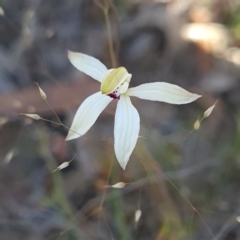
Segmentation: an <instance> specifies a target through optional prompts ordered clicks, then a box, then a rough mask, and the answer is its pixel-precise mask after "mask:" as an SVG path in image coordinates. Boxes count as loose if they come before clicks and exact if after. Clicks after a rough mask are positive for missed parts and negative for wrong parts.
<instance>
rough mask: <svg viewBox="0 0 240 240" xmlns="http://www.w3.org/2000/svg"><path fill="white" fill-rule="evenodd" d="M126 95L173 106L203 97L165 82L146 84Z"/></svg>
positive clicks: (129, 91)
mask: <svg viewBox="0 0 240 240" xmlns="http://www.w3.org/2000/svg"><path fill="white" fill-rule="evenodd" d="M126 94H127V95H129V96H134V97H138V98H141V99H146V100H151V101H160V102H166V103H171V104H186V103H190V102H193V101H195V100H196V99H198V98H200V97H201V96H200V95H197V94H194V93H190V92H188V91H186V90H185V89H183V88H181V87H179V86H177V85H174V84H170V83H165V82H155V83H145V84H142V85H139V86H137V87H134V88H129V89H128V91H127V92H126Z"/></svg>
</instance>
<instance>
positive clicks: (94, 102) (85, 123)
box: [66, 92, 112, 140]
mask: <svg viewBox="0 0 240 240" xmlns="http://www.w3.org/2000/svg"><path fill="white" fill-rule="evenodd" d="M111 101H112V98H110V97H108V96H106V95H103V94H101V93H100V92H97V93H95V94H93V95H91V96H90V97H88V98H86V99H85V100H84V102H83V103H82V104H81V105H80V107H79V108H78V110H77V112H76V115H75V116H74V119H73V123H72V126H71V128H70V130H69V132H68V135H67V138H66V140H71V139H75V138H78V137H80V136H82V135H84V134H85V133H86V132H87V131H88V130H89V129H90V128H91V126H92V125H93V124H94V123H95V122H96V120H97V118H98V116H99V115H100V113H101V112H102V111H103V110H104V109H105V108H106V107H107V105H108V104H109V103H110V102H111Z"/></svg>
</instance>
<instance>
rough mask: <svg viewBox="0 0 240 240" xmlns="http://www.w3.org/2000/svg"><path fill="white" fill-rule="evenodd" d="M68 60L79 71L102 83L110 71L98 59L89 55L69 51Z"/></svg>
mask: <svg viewBox="0 0 240 240" xmlns="http://www.w3.org/2000/svg"><path fill="white" fill-rule="evenodd" d="M68 58H69V60H70V62H71V63H72V65H73V66H74V67H75V68H77V69H78V70H79V71H81V72H84V73H85V74H87V75H88V76H90V77H92V78H94V79H95V80H98V81H99V82H101V81H102V80H103V78H104V76H105V74H106V73H107V71H108V69H107V68H106V66H105V65H104V64H103V63H101V62H100V61H99V60H98V59H96V58H94V57H91V56H89V55H86V54H83V53H77V52H71V51H68Z"/></svg>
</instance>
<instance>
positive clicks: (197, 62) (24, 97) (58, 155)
mask: <svg viewBox="0 0 240 240" xmlns="http://www.w3.org/2000/svg"><path fill="white" fill-rule="evenodd" d="M113 3H114V5H115V10H116V12H115V13H117V16H118V20H119V28H120V36H119V37H118V38H116V22H117V21H116V18H115V17H116V14H114V11H113V9H112V10H111V11H110V19H111V20H112V22H111V23H112V28H113V30H114V31H113V36H114V39H115V42H114V44H115V45H116V43H117V42H119V43H120V51H119V54H118V60H119V65H121V66H125V67H126V68H127V70H128V72H130V73H132V74H133V78H132V81H131V86H136V85H139V84H140V83H146V82H156V81H164V82H170V83H174V84H177V85H179V86H181V87H183V88H185V89H187V90H188V91H191V92H196V93H198V94H201V95H203V97H202V98H201V99H199V100H198V101H197V102H195V103H192V104H189V105H186V106H185V105H183V106H173V105H169V104H165V103H157V102H148V101H143V100H136V99H134V100H133V104H134V105H135V106H136V108H137V109H138V110H139V114H140V117H141V130H140V138H139V141H138V144H137V146H136V149H135V150H134V153H133V154H132V156H131V159H130V161H129V164H128V166H127V169H126V171H123V170H122V169H121V168H120V166H119V165H118V163H117V161H116V159H115V155H114V151H113V124H114V112H115V105H116V102H113V103H112V104H110V106H109V107H108V108H107V109H106V110H105V111H104V113H103V114H102V115H101V116H100V117H99V119H98V120H97V122H96V124H94V126H93V127H92V128H91V130H90V131H89V132H88V133H87V134H86V135H85V136H83V137H81V138H79V139H77V140H74V141H70V142H65V137H66V134H67V129H66V128H64V127H63V126H59V125H56V124H53V123H51V122H46V121H33V120H32V119H30V118H27V117H25V116H21V115H19V114H21V113H35V114H39V115H40V116H41V117H43V118H46V119H49V120H50V121H57V119H56V116H55V115H54V113H53V110H54V111H55V112H56V113H57V115H58V116H59V117H60V119H61V121H62V122H63V123H64V124H66V125H67V126H70V124H71V121H72V119H73V116H74V113H75V111H76V109H77V107H78V106H79V105H80V104H81V102H82V101H83V100H84V99H85V98H86V97H87V96H89V95H90V94H92V93H94V92H95V91H97V90H98V87H99V85H98V83H96V82H95V81H94V80H92V79H90V78H89V77H87V76H86V75H84V74H82V73H80V72H79V71H77V70H76V69H75V68H74V67H73V66H72V65H71V64H70V62H69V60H68V58H67V50H72V51H77V52H83V53H86V54H89V55H92V56H94V57H96V58H98V59H100V60H101V61H102V62H104V63H105V64H106V65H107V66H108V67H111V64H110V59H109V54H108V44H107V39H106V29H105V24H104V16H103V13H102V11H101V9H99V7H98V6H97V5H96V4H95V3H94V1H93V0H68V1H63V0H51V1H44V0H0V164H1V167H0V196H1V197H0V240H6V239H9V240H18V239H19V240H22V239H24V240H53V239H54V240H55V239H56V240H77V239H84V240H95V239H99V240H102V239H103V240H106V239H115V240H131V239H138V240H148V239H161V240H187V239H189V240H208V239H209V240H210V239H211V240H239V239H240V225H239V224H240V191H239V188H240V174H239V172H240V2H239V1H238V0H165V1H163V0H162V1H161V0H158V1H157V0H155V1H154V0H138V1H137V0H114V1H113ZM35 82H37V83H39V85H40V86H41V88H42V89H43V90H44V92H45V93H46V94H47V97H48V102H49V104H50V106H49V105H48V104H46V102H45V101H43V100H42V99H41V97H40V95H39V91H38V88H37V86H36V85H35ZM216 100H218V102H217V105H216V107H215V109H214V110H213V113H212V114H211V116H210V117H209V118H206V119H204V120H203V121H202V123H201V126H200V129H198V130H196V131H195V130H194V128H193V126H194V123H195V122H196V120H197V119H200V118H201V117H202V115H203V113H204V111H205V110H206V109H207V108H209V107H210V106H212V105H213V104H214V103H215V101H216ZM192 130H193V131H192ZM71 159H73V160H72V161H71V162H70V165H69V166H68V167H67V168H65V169H63V170H61V171H54V170H56V168H57V167H58V166H59V165H61V164H62V163H64V162H66V161H70V160H71ZM118 182H124V183H126V186H124V187H122V188H120V189H117V188H113V187H111V186H112V185H114V184H115V183H118ZM138 210H140V211H141V216H140V218H139V219H136V214H139V213H140V211H138Z"/></svg>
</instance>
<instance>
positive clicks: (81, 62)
mask: <svg viewBox="0 0 240 240" xmlns="http://www.w3.org/2000/svg"><path fill="white" fill-rule="evenodd" d="M68 57H69V60H70V62H71V63H72V64H73V66H75V67H76V68H77V69H78V70H80V71H82V72H84V73H85V74H87V75H89V76H90V77H92V78H93V79H95V80H97V81H99V82H100V83H101V87H100V91H99V92H97V93H95V94H93V95H91V96H90V97H88V98H87V99H86V100H85V101H84V102H83V103H82V104H81V105H80V107H79V108H78V110H77V112H76V115H75V117H74V119H73V123H72V126H71V128H70V130H69V132H68V136H67V138H66V140H71V139H75V138H78V137H79V136H82V135H83V134H85V133H86V132H87V131H88V130H89V129H90V128H91V126H92V125H93V124H94V123H95V121H96V120H97V118H98V116H99V115H100V113H101V112H102V111H103V110H104V109H105V108H106V107H107V105H108V104H109V103H110V102H111V101H112V100H113V99H117V100H119V101H118V104H117V110H116V114H115V125H114V139H115V140H114V149H115V154H116V157H117V160H118V162H119V164H120V165H121V167H122V168H123V169H125V168H126V165H127V163H128V161H129V158H130V155H131V154H132V151H133V149H134V147H135V145H136V142H137V139H138V134H139V129H140V118H139V114H138V112H137V110H136V108H135V107H134V106H133V105H132V103H131V100H130V96H132V97H138V98H141V99H146V100H152V101H160V102H166V103H171V104H186V103H190V102H193V101H195V100H196V99H198V98H199V97H201V96H200V95H197V94H193V93H190V92H188V91H186V90H184V89H183V88H181V87H179V86H176V85H173V84H170V83H165V82H155V83H145V84H142V85H140V86H138V87H134V88H128V86H129V82H130V80H131V77H132V75H131V74H129V73H128V72H127V70H126V69H125V68H124V67H119V68H115V69H107V68H106V66H105V65H104V64H103V63H101V62H100V61H99V60H98V59H96V58H94V57H91V56H88V55H86V54H83V53H75V52H69V53H68Z"/></svg>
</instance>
